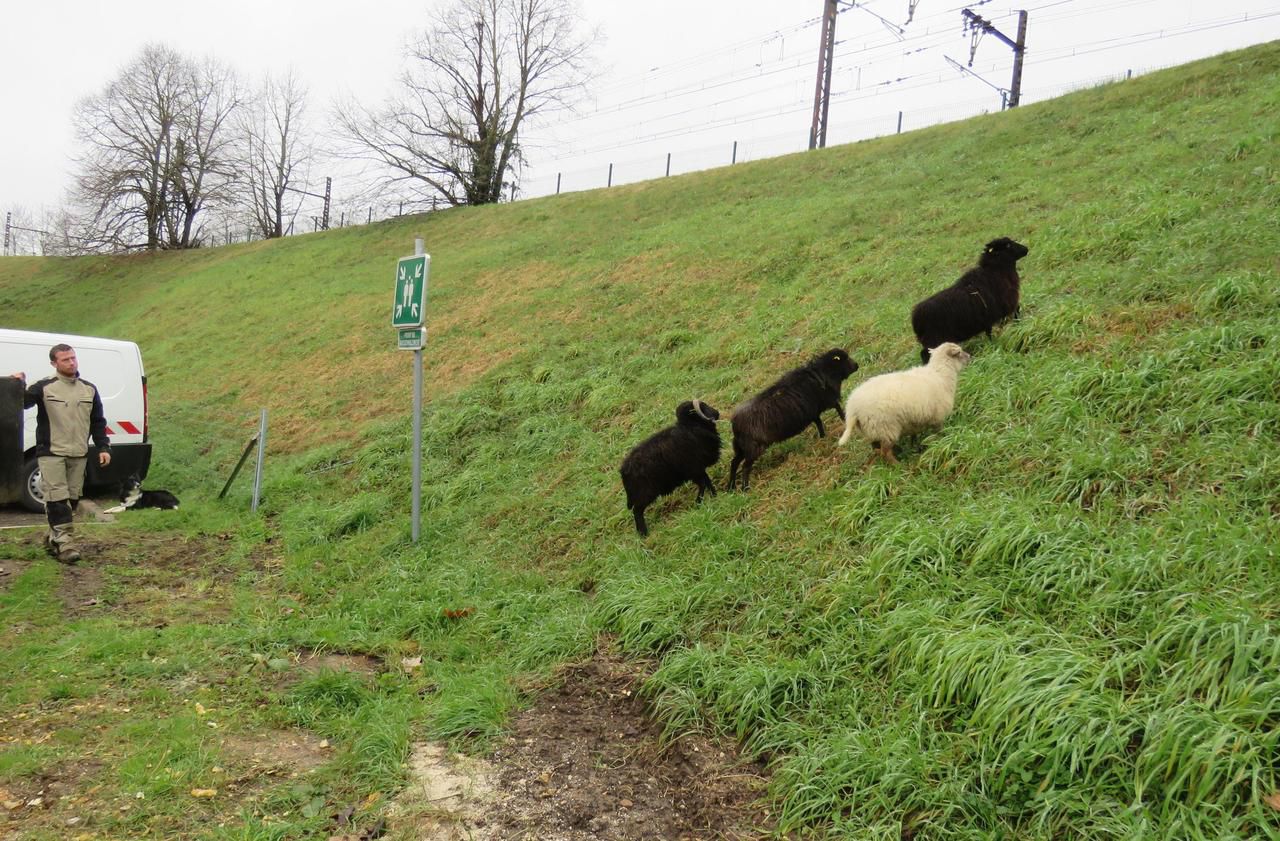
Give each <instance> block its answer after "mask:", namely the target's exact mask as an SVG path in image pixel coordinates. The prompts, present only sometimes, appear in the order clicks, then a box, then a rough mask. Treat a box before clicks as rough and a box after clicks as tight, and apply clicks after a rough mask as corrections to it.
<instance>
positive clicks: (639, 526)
mask: <svg viewBox="0 0 1280 841" xmlns="http://www.w3.org/2000/svg"><path fill="white" fill-rule="evenodd" d="M631 513H632V514H633V515H634V516H635V518H636V531H638V532H640V536H641V537H648V536H649V527H648V526H647V525H645V522H644V507H643V506H640V505H637V506H636V507H635V508H633V509H632V510H631Z"/></svg>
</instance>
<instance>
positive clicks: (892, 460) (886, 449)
mask: <svg viewBox="0 0 1280 841" xmlns="http://www.w3.org/2000/svg"><path fill="white" fill-rule="evenodd" d="M880 456H881V457H882V458H883V459H884V460H885V461H887V462H888V463H889V464H897V463H898V457H897V456H895V455H894V454H893V442H892V441H888V440H885V441H881V442H880Z"/></svg>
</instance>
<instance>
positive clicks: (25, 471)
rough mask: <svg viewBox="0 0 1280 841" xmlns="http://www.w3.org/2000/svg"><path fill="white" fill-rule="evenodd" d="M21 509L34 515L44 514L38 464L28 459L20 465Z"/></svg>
mask: <svg viewBox="0 0 1280 841" xmlns="http://www.w3.org/2000/svg"><path fill="white" fill-rule="evenodd" d="M18 501H19V502H21V503H22V507H23V508H25V509H27V510H28V511H33V512H35V513H36V514H43V513H44V492H43V491H41V490H40V462H38V461H36V460H35V459H28V460H27V462H26V464H24V465H22V498H21V499H19V500H18Z"/></svg>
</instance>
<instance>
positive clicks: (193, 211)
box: [167, 59, 243, 248]
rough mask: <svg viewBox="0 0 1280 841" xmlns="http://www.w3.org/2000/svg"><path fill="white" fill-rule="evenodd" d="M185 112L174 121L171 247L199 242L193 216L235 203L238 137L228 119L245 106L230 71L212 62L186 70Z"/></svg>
mask: <svg viewBox="0 0 1280 841" xmlns="http://www.w3.org/2000/svg"><path fill="white" fill-rule="evenodd" d="M189 74H190V75H189V80H188V86H187V91H186V93H187V96H186V100H187V101H186V108H185V109H184V110H183V112H182V118H181V119H180V120H179V122H178V126H179V128H180V133H179V136H178V137H177V139H176V140H175V141H174V157H173V166H172V168H171V170H170V173H169V182H170V185H171V187H172V194H171V197H170V201H169V204H168V213H167V220H168V221H167V227H168V234H169V243H168V244H169V247H170V248H193V247H196V246H198V245H199V244H200V241H201V236H200V227H199V226H198V224H197V223H196V217H197V215H198V214H199V213H200V212H201V211H202V210H204V209H206V208H208V207H217V206H227V205H230V204H231V203H232V202H233V200H234V192H233V188H234V185H235V182H236V176H237V174H238V173H237V169H236V155H235V151H234V145H235V141H236V135H235V133H234V130H233V126H232V125H231V118H232V116H233V115H234V114H236V112H237V111H238V109H239V108H240V107H241V106H242V104H243V98H242V95H241V93H240V84H239V82H238V80H237V79H236V76H235V74H234V73H232V72H231V71H230V70H229V69H227V68H226V67H224V66H223V65H221V64H220V63H218V62H217V61H215V60H213V59H206V60H205V61H204V62H203V63H201V64H200V65H198V66H191V67H190V68H189Z"/></svg>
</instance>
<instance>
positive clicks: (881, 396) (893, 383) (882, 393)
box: [839, 342, 970, 464]
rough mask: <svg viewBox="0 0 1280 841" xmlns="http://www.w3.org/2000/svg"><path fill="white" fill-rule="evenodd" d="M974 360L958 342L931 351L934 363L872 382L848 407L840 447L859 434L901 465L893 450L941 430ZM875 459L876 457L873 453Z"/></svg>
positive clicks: (859, 389)
mask: <svg viewBox="0 0 1280 841" xmlns="http://www.w3.org/2000/svg"><path fill="white" fill-rule="evenodd" d="M969 359H970V356H969V354H968V353H966V352H965V350H964V348H962V347H960V346H959V345H958V344H955V343H954V342H945V343H943V344H941V345H939V346H938V347H936V348H934V349H933V350H932V351H930V354H929V362H928V363H927V364H925V365H920V366H917V367H915V368H910V369H908V370H906V371H894V372H893V373H889V374H881V375H879V376H877V377H872V378H871V379H869V380H867V381H866V382H864V383H862V385H860V386H858V387H857V388H855V389H854V390H853V391H852V392H851V393H850V394H849V399H848V400H847V401H846V402H845V407H844V414H845V427H844V433H843V434H842V435H841V436H840V441H839V444H840V446H844V445H845V444H846V443H848V441H849V439H850V438H851V437H853V435H854V434H855V433H856V434H857V435H858V436H859V437H861V438H862V439H863V440H865V441H869V442H870V443H871V446H872V447H874V448H876V450H877V451H878V452H879V453H880V455H881V457H882V458H884V460H885V461H887V462H889V463H891V464H895V463H897V461H898V459H897V458H896V457H895V456H894V454H893V445H894V444H896V443H897V442H898V441H900V440H901V439H902V438H903V437H904V436H907V435H912V434H915V433H917V432H920V431H922V430H925V429H930V428H933V427H936V426H940V425H941V424H942V422H943V421H944V420H946V419H947V417H948V416H949V415H950V414H951V410H952V409H953V408H955V402H956V380H957V377H958V375H959V373H960V369H962V368H964V366H965V365H967V364H968V362H969ZM873 457H874V454H873Z"/></svg>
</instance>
